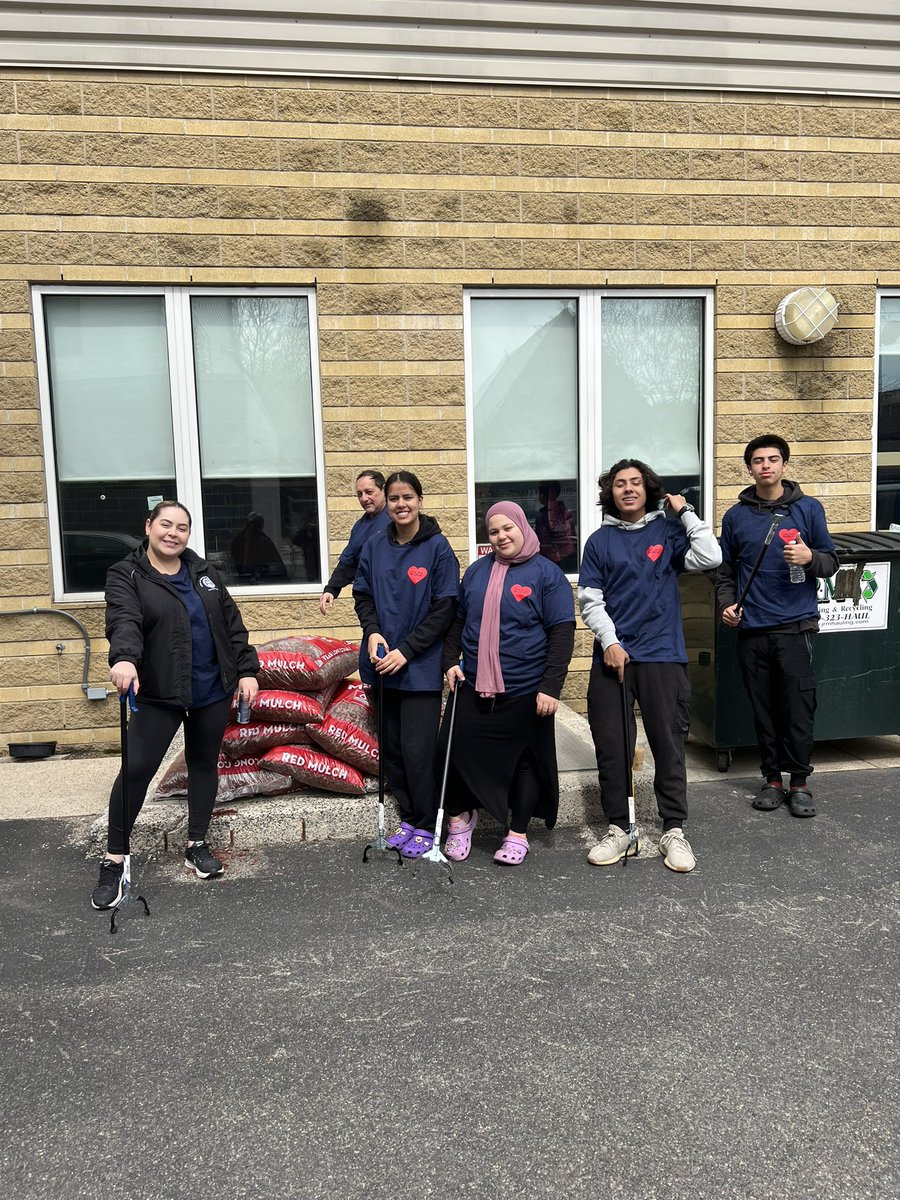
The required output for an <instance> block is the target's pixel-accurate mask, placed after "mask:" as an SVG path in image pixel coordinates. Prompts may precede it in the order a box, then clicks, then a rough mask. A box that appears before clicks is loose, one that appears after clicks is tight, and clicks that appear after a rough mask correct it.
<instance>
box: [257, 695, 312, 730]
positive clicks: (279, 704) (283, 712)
mask: <svg viewBox="0 0 900 1200" xmlns="http://www.w3.org/2000/svg"><path fill="white" fill-rule="evenodd" d="M330 699H331V690H330V689H329V690H328V691H327V692H276V691H259V692H257V693H256V695H255V696H254V698H253V700H252V701H251V704H250V714H251V716H254V717H256V719H257V721H260V722H264V723H266V724H273V725H305V724H306V723H307V721H321V720H322V718H323V717H324V716H325V710H326V708H327V707H328V701H329V700H330Z"/></svg>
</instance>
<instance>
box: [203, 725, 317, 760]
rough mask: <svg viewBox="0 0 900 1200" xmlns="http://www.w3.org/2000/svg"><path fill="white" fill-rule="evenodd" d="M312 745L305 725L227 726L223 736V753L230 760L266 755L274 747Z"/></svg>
mask: <svg viewBox="0 0 900 1200" xmlns="http://www.w3.org/2000/svg"><path fill="white" fill-rule="evenodd" d="M291 742H293V743H294V744H295V745H300V746H306V745H310V744H311V743H310V741H309V738H308V737H307V735H306V726H305V725H289V724H287V722H285V723H283V724H281V725H268V724H266V723H265V722H262V721H257V722H254V723H253V724H251V725H226V727H225V733H224V734H223V735H222V753H223V754H227V755H228V757H229V758H244V757H246V756H247V755H248V754H256V755H259V754H264V753H265V751H266V750H271V749H272V747H273V746H286V745H288V744H289V743H291Z"/></svg>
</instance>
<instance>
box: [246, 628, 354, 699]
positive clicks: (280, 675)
mask: <svg viewBox="0 0 900 1200" xmlns="http://www.w3.org/2000/svg"><path fill="white" fill-rule="evenodd" d="M257 653H258V654H259V675H258V676H257V678H258V679H259V686H260V687H261V688H275V689H284V690H285V691H296V692H308V691H318V690H319V689H321V688H326V687H331V686H333V685H334V684H336V683H340V681H341V680H342V679H346V678H347V676H348V675H352V674H353V672H354V671H355V670H356V668H357V666H358V665H359V647H358V646H357V645H356V643H355V642H343V641H340V640H339V639H338V638H330V637H287V638H276V639H275V641H273V642H266V643H265V645H263V646H257Z"/></svg>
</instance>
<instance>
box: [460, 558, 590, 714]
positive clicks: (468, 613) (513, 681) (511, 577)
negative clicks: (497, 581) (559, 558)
mask: <svg viewBox="0 0 900 1200" xmlns="http://www.w3.org/2000/svg"><path fill="white" fill-rule="evenodd" d="M493 564H494V555H493V554H488V555H486V556H485V557H484V558H479V559H477V560H476V561H475V562H473V563H472V565H471V566H470V567H469V568H468V570H467V571H466V573H465V575H464V576H463V580H462V585H461V587H460V595H459V611H460V613H461V614H462V616H463V618H464V622H463V631H462V649H463V660H462V670H463V674H464V675H465V677H466V679H467V680H468V681H469V683H471V684H472V686H473V687H474V686H475V679H476V677H477V674H478V637H479V634H480V632H481V618H482V613H483V609H484V597H485V593H486V592H487V586H488V581H489V579H490V577H491V568H492V566H493ZM565 622H572V623H573V624H574V622H575V601H574V598H573V596H572V585H571V584H570V583H569V581H568V580H567V579H566V577H565V575H564V574H563V573H562V571H561V570H560V568H559V567H558V566H557V565H556V563H553V562H551V561H550V560H549V559H548V558H544V557H543V555H541V554H535V556H534V557H533V558H529V560H528V561H527V562H524V563H518V564H515V565H512V566H510V567H509V568H508V570H507V572H506V578H505V579H504V581H503V594H502V596H501V599H500V671H501V673H502V675H503V692H504V695H507V696H527V695H529V694H530V693H531V692H536V691H537V690H538V687H539V686H540V682H541V680H542V679H543V677H544V666H545V663H546V659H547V630H548V629H550V628H552V627H553V626H554V625H562V624H564V623H565Z"/></svg>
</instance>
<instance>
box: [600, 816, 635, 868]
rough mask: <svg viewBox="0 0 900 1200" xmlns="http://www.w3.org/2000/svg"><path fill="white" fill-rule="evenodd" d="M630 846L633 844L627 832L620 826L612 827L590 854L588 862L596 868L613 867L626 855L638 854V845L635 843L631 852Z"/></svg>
mask: <svg viewBox="0 0 900 1200" xmlns="http://www.w3.org/2000/svg"><path fill="white" fill-rule="evenodd" d="M630 845H631V842H629V840H628V834H627V833H626V832H625V830H624V829H620V828H619V827H618V825H610V827H609V829H607V831H606V833H604V835H603V837H602V838H601V839H600V841H599V842H598V843H597V845H596V846H594V848H593V850H591V852H590V854H588V862H589V863H590V864H591V866H594V867H611V866H612V864H613V863H617V862H618V861H619V860H620V859H622V858H624V857H625V855H626V854H628V855H630V856H633V855H635V854H637V843H636V842H635V843H634V849H633V850H629V846H630Z"/></svg>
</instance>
